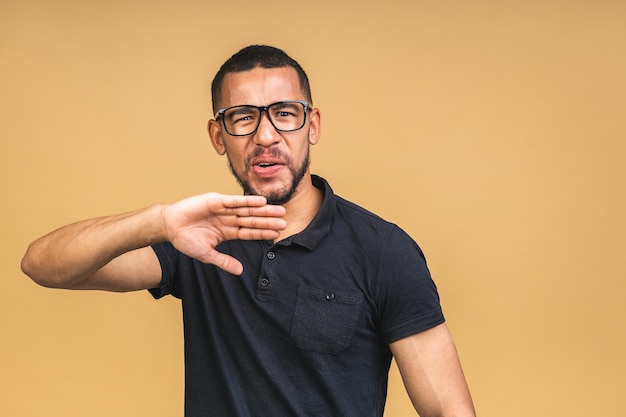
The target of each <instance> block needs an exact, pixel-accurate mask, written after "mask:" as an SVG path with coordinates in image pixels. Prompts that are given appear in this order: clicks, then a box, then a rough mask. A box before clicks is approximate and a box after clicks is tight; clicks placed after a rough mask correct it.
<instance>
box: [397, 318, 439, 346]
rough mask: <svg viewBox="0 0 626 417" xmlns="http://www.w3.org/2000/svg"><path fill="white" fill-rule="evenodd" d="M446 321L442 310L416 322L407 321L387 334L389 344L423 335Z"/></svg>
mask: <svg viewBox="0 0 626 417" xmlns="http://www.w3.org/2000/svg"><path fill="white" fill-rule="evenodd" d="M445 321H446V319H445V317H444V315H443V312H442V311H441V310H438V311H435V312H433V313H430V314H428V315H426V316H422V317H419V318H417V319H415V320H410V321H405V322H403V323H401V324H399V325H398V326H395V327H394V328H392V329H390V330H389V331H387V332H386V333H385V340H386V341H387V344H391V343H393V342H396V341H398V340H400V339H403V338H405V337H408V336H411V335H414V334H417V333H421V332H423V331H426V330H429V329H432V328H433V327H436V326H439V325H440V324H443V323H445Z"/></svg>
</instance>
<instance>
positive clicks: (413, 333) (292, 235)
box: [22, 45, 474, 417]
mask: <svg viewBox="0 0 626 417" xmlns="http://www.w3.org/2000/svg"><path fill="white" fill-rule="evenodd" d="M212 95H213V106H214V111H215V119H213V120H210V121H209V124H208V131H209V135H210V138H211V142H212V144H213V146H214V148H215V150H216V151H217V152H218V154H220V155H226V156H227V159H228V162H229V165H230V169H231V172H232V173H233V175H234V176H235V177H236V178H237V180H238V182H239V183H240V184H241V186H242V189H243V191H244V195H242V196H229V195H222V194H217V193H209V194H205V195H199V196H194V197H190V198H187V199H184V200H182V201H179V202H176V203H174V204H171V205H156V206H153V207H149V208H147V209H144V210H141V211H138V212H134V213H130V214H124V215H118V216H111V217H106V218H100V219H93V220H87V221H83V222H79V223H76V224H73V225H69V226H66V227H64V228H61V229H59V230H57V231H55V232H52V233H51V234H49V235H47V236H44V237H42V238H40V239H39V240H37V241H35V242H33V243H32V244H31V245H30V247H29V249H28V251H27V253H26V255H25V256H24V259H23V261H22V269H23V270H24V272H25V273H26V274H28V275H29V276H30V277H32V279H33V280H35V281H36V282H37V283H39V284H41V285H44V286H48V287H57V288H70V289H102V290H110V291H132V290H141V289H149V290H150V291H151V293H152V294H153V295H154V296H155V297H156V298H159V297H162V296H164V295H168V294H170V295H173V296H175V297H178V298H180V299H181V300H182V307H183V318H184V320H183V321H184V331H185V365H186V371H185V415H186V416H187V417H193V416H203V417H204V416H219V417H225V416H236V417H239V416H247V417H248V416H254V417H259V416H316V417H318V416H338V417H349V416H355V417H356V416H358V417H365V416H382V415H383V409H384V405H385V398H386V392H387V373H388V370H389V366H390V362H391V358H392V355H393V357H395V359H396V362H397V364H398V366H399V369H400V371H401V374H402V377H403V380H404V383H405V386H406V388H407V391H408V393H409V396H410V398H411V400H412V402H413V404H414V406H415V408H416V410H417V411H418V413H419V414H420V415H421V416H422V417H427V416H456V417H460V416H473V415H474V410H473V406H472V401H471V397H470V394H469V391H468V388H467V385H466V382H465V378H464V376H463V373H462V370H461V366H460V364H459V360H458V356H457V353H456V349H455V346H454V343H453V341H452V338H451V336H450V333H449V331H448V330H447V328H446V325H445V323H444V317H443V314H442V311H441V307H440V304H439V297H438V294H437V290H436V287H435V285H434V283H433V281H432V280H431V278H430V275H429V272H428V269H427V267H426V263H425V260H424V257H423V254H422V252H421V250H420V249H419V247H418V246H417V245H416V244H415V242H414V241H413V240H412V239H411V238H410V237H409V236H408V235H406V233H404V232H403V231H402V230H401V229H399V228H398V227H397V226H395V225H393V224H390V223H388V222H386V221H384V220H382V219H380V218H379V217H377V216H375V215H373V214H371V213H369V212H368V211H366V210H364V209H362V208H360V207H358V206H356V205H354V204H352V203H350V202H348V201H346V200H343V199H342V198H340V197H338V196H336V195H334V193H333V191H332V189H331V188H330V186H329V185H328V183H326V181H325V180H323V179H321V178H319V177H317V176H314V175H311V173H310V170H309V147H310V146H311V145H315V144H316V143H317V142H318V141H319V139H320V127H321V115H320V111H319V110H318V109H317V108H315V107H313V106H312V99H311V92H310V87H309V82H308V79H307V76H306V74H305V72H304V71H303V70H302V68H301V67H300V65H299V64H298V63H297V62H296V61H294V60H293V59H291V58H290V57H289V56H287V55H286V54H285V53H284V52H283V51H281V50H279V49H276V48H272V47H269V46H259V45H255V46H250V47H247V48H244V49H243V50H241V51H239V52H238V53H237V54H235V55H234V56H233V57H231V58H230V59H229V60H228V61H227V62H226V63H224V65H223V66H222V67H221V69H220V70H219V72H218V73H217V75H216V77H215V79H214V81H213V85H212Z"/></svg>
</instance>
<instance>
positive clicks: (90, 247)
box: [22, 206, 166, 288]
mask: <svg viewBox="0 0 626 417" xmlns="http://www.w3.org/2000/svg"><path fill="white" fill-rule="evenodd" d="M162 212H163V206H152V207H149V208H147V209H145V210H141V211H138V212H134V213H129V214H122V215H117V216H110V217H103V218H98V219H92V220H86V221H82V222H78V223H74V224H71V225H68V226H65V227H62V228H60V229H58V230H56V231H54V232H52V233H49V234H47V235H46V236H43V237H41V238H40V239H37V240H36V241H34V242H33V243H31V244H30V246H29V247H28V250H27V251H26V254H25V255H24V258H23V259H22V270H23V271H24V273H26V274H27V275H28V276H30V277H31V278H32V279H33V280H34V281H35V282H37V283H38V284H40V285H43V286H45V287H53V288H77V287H81V284H82V282H83V281H84V280H86V279H88V278H89V277H90V276H92V275H93V274H95V273H96V272H97V271H98V270H100V269H101V268H102V267H104V266H105V265H107V264H108V263H109V262H110V261H111V260H113V259H115V258H116V257H118V256H120V255H122V254H124V253H127V252H130V251H132V250H134V249H138V248H142V247H145V246H149V245H151V244H154V243H157V242H160V241H163V240H165V239H166V237H165V236H166V234H165V230H164V225H163V219H162Z"/></svg>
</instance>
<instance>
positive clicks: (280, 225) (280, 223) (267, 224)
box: [237, 217, 287, 230]
mask: <svg viewBox="0 0 626 417" xmlns="http://www.w3.org/2000/svg"><path fill="white" fill-rule="evenodd" d="M237 226H239V227H246V228H249V229H271V230H283V229H284V228H286V227H287V222H286V221H285V220H283V219H280V218H276V217H237Z"/></svg>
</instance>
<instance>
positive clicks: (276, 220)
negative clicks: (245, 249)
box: [163, 193, 287, 275]
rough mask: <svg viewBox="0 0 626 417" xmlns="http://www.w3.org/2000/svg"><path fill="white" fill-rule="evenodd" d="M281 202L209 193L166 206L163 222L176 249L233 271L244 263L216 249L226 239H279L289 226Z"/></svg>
mask: <svg viewBox="0 0 626 417" xmlns="http://www.w3.org/2000/svg"><path fill="white" fill-rule="evenodd" d="M284 215H285V208H284V207H282V206H274V205H268V204H267V202H266V200H265V198H264V197H261V196H234V195H223V194H218V193H209V194H203V195H199V196H194V197H190V198H187V199H184V200H181V201H179V202H177V203H174V204H171V205H169V206H166V207H165V208H164V210H163V223H164V226H165V232H166V236H167V240H168V241H170V242H171V243H172V244H173V245H174V247H176V249H178V250H179V251H181V252H182V253H184V254H186V255H187V256H190V257H192V258H195V259H198V260H199V261H201V262H204V263H208V264H213V265H216V266H217V267H219V268H221V269H223V270H225V271H227V272H230V273H231V274H234V275H241V273H242V272H243V265H242V264H241V263H240V262H239V261H238V260H236V259H235V258H233V257H232V256H229V255H225V254H223V253H220V252H218V251H216V250H215V247H216V246H217V245H218V244H219V243H220V242H222V241H224V240H233V239H245V240H260V239H276V238H278V236H279V235H280V230H282V229H284V228H285V227H286V226H287V223H286V222H285V221H284V220H283V219H281V218H280V217H281V216H284Z"/></svg>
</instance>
